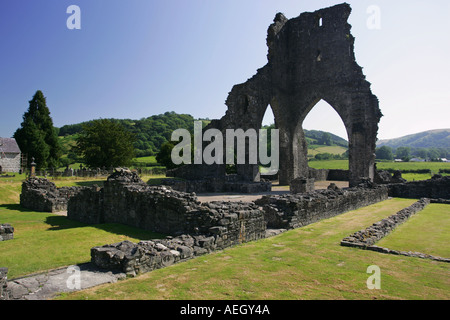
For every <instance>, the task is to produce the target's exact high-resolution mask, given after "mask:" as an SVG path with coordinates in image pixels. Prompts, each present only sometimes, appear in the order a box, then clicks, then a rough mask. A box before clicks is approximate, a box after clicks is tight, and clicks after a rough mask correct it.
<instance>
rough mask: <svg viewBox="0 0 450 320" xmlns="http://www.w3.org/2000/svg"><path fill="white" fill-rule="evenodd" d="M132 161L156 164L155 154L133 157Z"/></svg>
mask: <svg viewBox="0 0 450 320" xmlns="http://www.w3.org/2000/svg"><path fill="white" fill-rule="evenodd" d="M133 162H137V163H151V164H157V163H158V162H157V161H156V156H148V157H139V158H134V159H133Z"/></svg>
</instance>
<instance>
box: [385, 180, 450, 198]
mask: <svg viewBox="0 0 450 320" xmlns="http://www.w3.org/2000/svg"><path fill="white" fill-rule="evenodd" d="M389 196H391V197H397V198H411V199H420V198H430V199H450V177H442V176H440V175H435V176H434V177H433V178H432V179H429V180H422V181H411V182H406V183H399V184H390V185H389Z"/></svg>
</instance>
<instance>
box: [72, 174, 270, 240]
mask: <svg viewBox="0 0 450 320" xmlns="http://www.w3.org/2000/svg"><path fill="white" fill-rule="evenodd" d="M67 216H68V218H69V219H72V220H77V221H81V222H85V223H106V222H107V223H122V224H125V225H129V226H133V227H138V228H142V229H145V230H149V231H153V232H159V233H163V234H167V235H171V236H175V235H181V234H191V235H198V234H201V235H214V236H216V237H217V238H220V239H219V240H217V243H221V244H220V245H219V244H218V246H219V247H221V246H223V247H227V246H230V245H234V244H238V243H242V242H247V241H251V240H256V239H260V238H263V237H264V236H265V229H266V225H265V221H264V216H263V215H262V214H261V212H260V211H259V210H258V206H256V205H255V204H254V203H240V202H225V201H216V202H210V203H204V204H201V203H200V202H199V201H198V199H197V197H196V196H195V194H190V193H184V192H178V191H175V190H172V189H171V188H169V187H165V186H149V185H147V184H146V183H145V182H143V181H142V180H141V179H140V178H139V176H138V175H137V174H136V173H134V172H130V171H129V170H123V169H119V170H118V171H116V172H115V173H113V174H112V175H111V176H110V177H108V179H107V181H105V183H104V187H103V188H101V189H100V188H99V189H92V188H86V189H84V190H82V191H81V192H79V193H78V194H77V195H75V196H73V197H71V198H70V200H69V204H68V211H67Z"/></svg>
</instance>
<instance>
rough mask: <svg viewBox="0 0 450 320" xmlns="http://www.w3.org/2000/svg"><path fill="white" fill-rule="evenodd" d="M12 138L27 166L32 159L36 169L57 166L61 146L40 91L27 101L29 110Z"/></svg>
mask: <svg viewBox="0 0 450 320" xmlns="http://www.w3.org/2000/svg"><path fill="white" fill-rule="evenodd" d="M14 138H15V139H16V141H17V144H18V145H19V147H20V150H21V151H22V152H23V153H25V154H26V155H27V161H28V164H30V163H31V159H32V158H34V159H35V162H36V167H37V168H38V169H45V168H49V167H53V168H56V167H58V166H59V157H60V156H61V146H60V143H59V140H58V135H57V129H56V128H55V127H54V126H53V120H52V118H51V117H50V110H49V109H48V107H47V103H46V99H45V97H44V94H43V93H42V91H40V90H38V91H36V93H35V94H34V96H33V98H32V99H31V100H30V101H29V108H28V110H27V111H26V112H25V113H24V115H23V122H22V124H21V127H20V128H18V129H17V130H16V132H15V133H14Z"/></svg>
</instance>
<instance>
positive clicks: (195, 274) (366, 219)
mask: <svg viewBox="0 0 450 320" xmlns="http://www.w3.org/2000/svg"><path fill="white" fill-rule="evenodd" d="M413 202H415V200H410V199H409V200H408V199H391V200H388V201H384V202H381V203H377V204H375V205H372V206H369V207H366V208H362V209H359V210H356V211H352V212H348V213H345V214H342V215H339V216H337V217H334V218H331V219H327V220H322V221H320V222H318V223H315V224H311V225H308V226H306V227H303V228H299V229H295V230H291V231H288V232H285V233H283V234H281V235H279V236H276V237H272V238H268V239H263V240H259V241H254V242H250V243H246V244H243V245H240V246H237V247H233V248H229V249H226V250H223V251H219V252H216V253H213V254H210V255H205V256H201V257H198V258H196V259H192V260H189V261H187V262H183V263H179V264H176V265H173V266H171V267H168V268H164V269H159V270H154V271H152V272H149V273H146V274H143V275H140V276H138V277H136V278H132V279H127V280H124V281H119V282H118V283H115V284H107V285H102V286H99V287H95V288H92V289H88V290H84V291H80V292H76V293H73V294H64V295H62V296H61V298H62V299H165V300H167V299H174V300H178V299H199V300H203V299H215V300H234V299H235V300H243V299H252V300H253V299H254V300H265V299H269V300H271V299H272V300H274V299H275V300H279V299H286V300H291V299H292V300H297V299H363V300H369V299H443V300H448V299H449V298H450V291H449V290H448V288H449V285H450V282H449V279H450V277H449V276H450V271H449V267H448V264H446V263H441V262H435V261H431V260H424V259H418V258H410V257H404V256H395V255H386V254H380V253H376V252H373V251H365V250H360V249H355V248H348V247H342V246H340V244H339V243H340V240H341V239H342V238H344V237H345V236H347V235H349V234H352V233H353V232H355V231H357V230H361V229H364V228H365V227H367V226H369V225H371V224H373V223H374V222H376V221H379V220H381V219H382V218H385V217H387V216H389V215H391V214H393V213H395V212H397V211H399V210H400V209H402V208H404V207H406V206H409V205H410V204H412V203H413ZM448 238H449V234H448V233H447V235H446V238H445V239H444V240H443V241H446V242H444V245H448V240H449V239H448ZM370 265H377V266H379V267H380V269H381V283H382V284H381V290H369V289H368V288H367V286H366V281H367V279H368V277H369V276H370V274H367V273H366V272H367V267H368V266H370Z"/></svg>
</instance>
